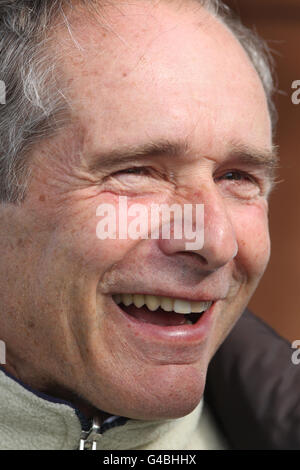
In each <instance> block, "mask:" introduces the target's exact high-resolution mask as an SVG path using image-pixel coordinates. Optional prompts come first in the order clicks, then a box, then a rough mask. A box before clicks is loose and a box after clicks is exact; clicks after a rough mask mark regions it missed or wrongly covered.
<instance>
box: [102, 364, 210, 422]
mask: <svg viewBox="0 0 300 470" xmlns="http://www.w3.org/2000/svg"><path fill="white" fill-rule="evenodd" d="M158 369H160V370H159V371H157V374H156V375H155V376H154V375H153V374H149V375H148V376H147V377H146V378H145V379H144V380H142V381H140V383H138V381H137V380H135V381H131V383H130V384H127V385H128V386H127V387H124V383H123V388H122V387H120V389H119V390H118V391H117V390H115V391H114V392H112V393H111V398H112V399H113V397H118V400H117V401H114V402H110V403H108V402H106V406H103V404H100V403H97V404H96V406H97V407H98V408H99V409H101V410H102V411H105V412H107V413H110V414H113V415H117V416H125V417H127V418H131V419H137V420H161V419H176V418H181V417H183V416H186V415H188V414H189V413H191V412H192V411H193V410H194V409H195V408H196V407H197V406H198V405H199V403H200V401H201V399H202V397H203V393H204V388H205V379H206V370H205V372H203V371H199V369H196V368H195V366H187V365H172V366H160V367H158ZM140 380H141V377H140ZM133 386H134V388H133Z"/></svg>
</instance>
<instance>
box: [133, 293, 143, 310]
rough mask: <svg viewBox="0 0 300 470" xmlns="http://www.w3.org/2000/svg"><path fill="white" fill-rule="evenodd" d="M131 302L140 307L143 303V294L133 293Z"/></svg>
mask: <svg viewBox="0 0 300 470" xmlns="http://www.w3.org/2000/svg"><path fill="white" fill-rule="evenodd" d="M133 303H134V305H135V306H136V307H138V308H140V307H142V306H143V305H144V304H145V296H144V295H140V294H134V296H133Z"/></svg>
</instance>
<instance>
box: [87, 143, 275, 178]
mask: <svg viewBox="0 0 300 470" xmlns="http://www.w3.org/2000/svg"><path fill="white" fill-rule="evenodd" d="M191 153H193V154H194V151H192V149H191V147H190V145H189V144H188V142H187V140H182V141H178V142H170V141H169V140H162V141H158V142H149V143H147V144H141V145H137V146H128V145H126V146H123V147H120V148H119V149H113V150H111V151H108V152H104V153H102V154H101V153H99V154H98V155H97V158H95V159H94V161H93V163H92V164H91V165H90V166H89V170H90V171H91V172H97V171H99V170H101V169H102V170H103V169H113V168H114V167H118V166H119V165H120V164H128V163H133V162H136V160H137V159H139V158H140V159H142V158H147V157H148V158H157V157H166V156H169V157H176V156H178V155H188V154H191ZM227 161H229V162H231V161H232V162H235V161H238V162H241V163H243V164H245V165H249V166H253V167H261V168H262V169H263V170H264V171H265V173H266V176H267V177H269V178H270V180H271V181H273V180H274V178H275V174H276V170H277V168H278V167H279V156H278V147H277V146H273V147H272V148H271V149H258V148H256V147H250V146H247V145H243V144H239V143H232V144H231V149H230V151H229V152H228V155H227V157H226V162H227Z"/></svg>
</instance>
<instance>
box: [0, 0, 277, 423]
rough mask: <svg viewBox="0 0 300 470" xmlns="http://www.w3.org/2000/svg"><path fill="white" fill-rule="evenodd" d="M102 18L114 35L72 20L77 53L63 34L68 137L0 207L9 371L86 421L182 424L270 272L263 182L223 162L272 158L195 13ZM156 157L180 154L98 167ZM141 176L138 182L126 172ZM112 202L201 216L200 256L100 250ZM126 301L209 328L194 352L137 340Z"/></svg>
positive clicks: (45, 149) (243, 65)
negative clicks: (192, 208)
mask: <svg viewBox="0 0 300 470" xmlns="http://www.w3.org/2000/svg"><path fill="white" fill-rule="evenodd" d="M103 18H104V19H105V21H106V22H109V24H110V27H109V28H104V27H101V25H100V24H99V23H97V22H96V21H94V20H93V19H92V18H89V17H88V15H86V16H83V15H81V16H79V17H78V16H77V13H76V12H74V13H73V16H72V17H71V19H70V21H71V24H72V33H73V37H74V38H76V41H77V43H78V44H79V45H80V47H81V48H82V49H84V52H80V51H79V50H78V48H76V46H75V44H74V42H73V41H72V39H71V38H70V36H69V34H68V32H67V31H66V29H65V28H63V27H62V26H61V27H60V28H58V32H57V38H56V41H57V43H56V44H57V47H58V49H60V50H63V51H64V53H65V62H64V69H63V72H64V78H65V83H68V85H69V88H68V92H67V93H68V95H67V96H68V99H69V100H70V102H71V104H72V123H71V124H70V125H69V126H68V127H67V128H66V129H65V130H64V131H62V132H59V133H58V135H56V136H55V137H52V138H51V139H48V140H45V141H43V142H41V143H40V144H39V145H37V146H36V147H35V148H34V149H33V151H32V155H31V159H32V164H33V171H32V179H31V182H30V185H29V191H28V195H27V198H26V199H25V201H24V202H23V203H22V204H21V205H20V206H14V205H11V204H5V205H4V204H3V205H2V207H1V211H0V214H1V228H0V248H1V258H2V270H1V275H0V276H1V278H0V296H1V312H2V314H1V320H0V321H1V325H0V326H1V339H3V340H5V341H6V343H7V366H6V368H7V370H8V371H9V372H10V373H11V374H13V375H14V376H16V377H17V378H19V379H20V380H22V381H23V382H25V383H26V384H29V385H31V386H32V387H35V388H36V389H39V390H42V391H45V392H48V393H52V394H53V395H56V396H60V397H62V398H67V399H70V400H72V401H73V402H74V403H75V404H77V405H78V406H80V407H81V408H82V409H85V410H86V411H87V412H89V413H93V412H94V411H93V410H94V408H97V409H101V410H103V411H105V412H107V413H112V414H117V415H123V416H128V417H131V418H138V419H159V418H176V417H180V416H184V415H186V414H187V413H189V412H191V411H192V410H193V409H194V408H195V407H196V406H197V404H198V403H199V401H200V399H201V397H202V394H203V390H204V386H205V378H206V371H207V367H208V364H209V361H210V359H211V357H212V355H213V354H214V352H215V350H216V349H217V347H218V346H219V345H220V344H221V342H222V341H223V340H224V338H225V337H226V336H227V334H228V333H229V331H230V329H231V328H232V327H233V325H234V323H235V322H236V321H237V319H238V318H239V316H240V314H241V313H242V311H243V309H244V308H245V306H246V305H247V303H248V301H249V299H250V297H251V295H252V294H253V292H254V290H255V288H256V286H257V284H258V282H259V280H260V278H261V276H262V274H263V272H264V270H265V268H266V265H267V263H268V259H269V254H270V242H269V232H268V203H267V199H268V193H269V190H270V178H269V175H268V172H267V170H266V167H265V166H264V165H260V166H257V165H255V164H253V163H249V162H245V161H244V160H243V159H241V158H240V156H239V155H236V154H233V148H235V147H237V146H240V147H243V148H244V147H245V148H248V147H250V148H252V149H256V150H257V151H259V152H269V151H271V150H272V139H271V124H270V117H269V113H268V109H267V103H266V98H265V94H264V91H263V87H262V84H261V82H260V80H259V78H258V75H257V73H256V71H255V70H254V68H253V66H252V65H251V63H250V61H249V59H248V57H247V55H246V53H245V52H244V50H243V49H242V47H241V46H240V44H239V43H238V42H237V40H236V39H235V38H234V37H233V35H232V34H231V33H230V32H229V31H228V30H227V29H226V28H225V27H224V26H223V25H222V24H221V23H220V22H219V21H218V20H216V19H214V18H213V17H212V16H210V15H209V14H208V13H207V12H205V11H204V10H203V9H201V8H200V7H199V6H197V5H196V4H194V3H192V2H191V3H190V4H186V5H185V6H181V7H180V6H177V5H176V6H175V5H174V3H173V4H170V3H164V2H158V3H157V4H156V5H155V6H153V3H151V4H149V3H148V2H144V1H139V2H131V3H130V4H127V3H126V2H122V3H121V4H120V6H119V7H118V8H115V7H113V6H111V7H107V8H106V10H105V11H104V13H103ZM103 22H104V20H103ZM162 141H163V142H165V141H168V142H170V143H172V144H176V145H178V146H179V147H180V146H182V149H180V150H179V151H177V152H175V153H174V154H172V155H170V154H168V153H166V154H161V155H159V156H157V155H156V156H155V155H153V156H151V155H150V156H147V157H143V156H137V157H135V158H133V161H132V162H129V163H128V162H126V163H122V162H121V161H118V162H115V163H114V164H110V165H104V164H102V162H101V155H102V154H104V153H108V152H110V151H112V150H115V149H124V148H127V147H129V146H130V147H135V146H139V145H148V144H149V143H159V142H162ZM183 143H184V145H183ZM136 166H141V167H143V168H145V167H146V168H147V169H148V170H141V171H140V172H138V173H135V174H131V173H129V172H127V173H126V172H125V171H123V172H122V173H121V172H120V170H125V169H127V168H132V167H136ZM149 168H150V172H149ZM233 170H234V171H235V173H232V171H233ZM230 172H231V173H230ZM119 195H123V196H124V195H125V196H127V197H128V203H129V206H130V204H132V203H135V202H140V203H143V204H145V205H146V206H147V207H149V206H150V204H151V203H153V202H156V203H163V202H164V203H169V204H173V203H179V204H183V203H203V204H204V205H205V244H204V247H203V249H202V250H200V251H195V252H187V251H186V250H185V241H186V240H151V239H149V240H130V239H128V240H102V241H101V240H99V239H97V237H96V226H97V223H98V221H99V218H98V217H97V216H96V209H97V207H98V206H99V204H101V203H104V202H106V203H111V204H114V205H115V206H116V207H117V206H118V196H119ZM120 292H121V293H122V292H123V293H132V292H133V293H138V292H139V293H149V294H151V293H153V294H160V295H168V296H172V297H177V298H186V299H194V300H201V299H202V298H211V299H213V300H215V301H216V305H215V309H214V315H213V322H212V326H211V328H210V330H209V333H208V335H207V337H206V338H205V340H204V341H202V342H201V344H197V345H196V346H195V345H194V344H192V345H191V344H185V343H182V344H181V343H180V342H178V341H177V342H174V344H173V343H172V341H170V342H166V343H164V342H157V341H148V340H144V339H143V337H139V336H136V335H134V334H133V333H132V331H131V328H130V326H129V324H128V322H126V320H124V318H122V319H120V318H121V317H120V313H119V311H118V307H116V305H115V303H114V302H113V300H112V297H111V296H112V294H116V293H120Z"/></svg>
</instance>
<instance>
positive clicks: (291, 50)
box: [224, 0, 300, 341]
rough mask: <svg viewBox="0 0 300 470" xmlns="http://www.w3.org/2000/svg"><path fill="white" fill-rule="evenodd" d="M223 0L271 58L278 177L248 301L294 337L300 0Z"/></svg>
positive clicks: (297, 314)
mask: <svg viewBox="0 0 300 470" xmlns="http://www.w3.org/2000/svg"><path fill="white" fill-rule="evenodd" d="M224 3H227V4H228V5H229V6H230V7H231V8H233V9H234V10H235V11H236V12H238V13H239V15H240V17H241V18H242V20H243V22H244V23H245V24H246V25H247V26H250V27H251V28H254V29H255V30H256V31H257V33H258V34H259V35H260V36H262V37H263V38H264V39H265V40H266V41H267V43H268V44H269V47H270V48H271V50H272V52H273V57H274V59H275V65H276V72H277V77H278V89H279V93H277V94H276V97H275V102H276V106H277V110H278V113H279V122H278V131H277V137H276V143H277V144H278V145H279V147H280V157H281V168H280V170H279V175H278V176H279V178H278V179H279V180H280V181H281V183H280V184H279V185H278V186H277V188H276V189H275V191H274V193H273V195H272V196H271V200H270V230H271V240H272V257H271V261H270V264H269V267H268V269H267V271H266V273H265V275H264V278H263V279H262V281H261V283H260V286H259V288H258V289H257V291H256V293H255V294H254V296H253V298H252V301H251V303H250V305H249V307H250V309H251V310H252V311H253V313H255V314H256V315H257V316H259V317H261V318H262V319H263V320H264V321H266V322H267V323H268V324H269V325H271V326H272V327H273V328H274V329H275V330H276V331H277V332H279V333H280V334H281V335H282V336H284V337H285V338H287V339H288V340H290V341H293V340H295V339H300V282H299V281H300V104H299V105H294V104H293V103H292V100H291V96H292V93H293V92H294V91H295V90H293V89H292V83H293V81H294V80H300V0H284V1H283V0H224ZM298 262H299V264H298Z"/></svg>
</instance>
